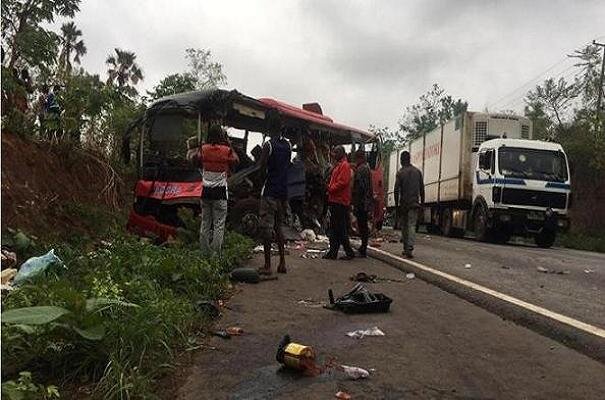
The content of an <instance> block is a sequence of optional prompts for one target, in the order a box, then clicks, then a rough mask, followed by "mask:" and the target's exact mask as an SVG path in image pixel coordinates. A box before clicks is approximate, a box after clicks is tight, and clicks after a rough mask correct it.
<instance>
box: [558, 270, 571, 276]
mask: <svg viewBox="0 0 605 400" xmlns="http://www.w3.org/2000/svg"><path fill="white" fill-rule="evenodd" d="M555 273H556V274H557V275H569V274H571V271H568V270H563V271H556V272H555Z"/></svg>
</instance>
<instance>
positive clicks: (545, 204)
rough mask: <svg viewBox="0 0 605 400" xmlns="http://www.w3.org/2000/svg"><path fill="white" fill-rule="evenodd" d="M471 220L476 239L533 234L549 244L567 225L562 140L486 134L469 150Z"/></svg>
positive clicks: (567, 192) (542, 244)
mask: <svg viewBox="0 0 605 400" xmlns="http://www.w3.org/2000/svg"><path fill="white" fill-rule="evenodd" d="M471 165H472V168H473V174H472V176H473V179H474V182H473V194H472V198H473V210H472V216H473V218H472V221H473V225H474V226H473V228H474V231H475V235H476V236H477V238H478V239H479V240H493V241H496V242H506V241H507V240H508V239H509V238H510V236H512V235H521V236H530V237H534V239H535V241H536V244H537V245H538V246H540V247H550V246H552V244H553V243H554V241H555V238H556V234H557V232H558V231H564V230H567V229H568V228H569V220H568V217H567V213H568V209H569V206H570V200H571V199H570V196H571V182H570V172H569V165H568V162H567V156H566V155H565V152H564V151H563V148H562V147H561V145H559V144H557V143H549V142H543V141H536V140H525V139H507V138H499V139H491V140H487V141H485V142H483V143H481V145H480V146H479V149H478V151H477V152H476V153H474V154H473V160H472V162H471Z"/></svg>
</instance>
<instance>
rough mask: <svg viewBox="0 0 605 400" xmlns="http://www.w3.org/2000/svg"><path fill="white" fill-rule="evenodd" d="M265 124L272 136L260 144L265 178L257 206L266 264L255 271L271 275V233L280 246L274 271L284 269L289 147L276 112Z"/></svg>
mask: <svg viewBox="0 0 605 400" xmlns="http://www.w3.org/2000/svg"><path fill="white" fill-rule="evenodd" d="M268 125H269V126H268V128H267V134H268V135H269V136H270V137H271V139H269V140H268V141H267V142H265V144H264V145H263V149H262V153H261V156H260V165H261V174H263V175H264V177H263V178H264V182H265V184H264V186H263V189H262V192H261V199H260V210H259V217H260V223H261V227H262V230H263V236H264V238H263V239H264V241H263V246H264V249H263V250H264V253H265V265H264V267H263V268H260V269H259V271H258V272H259V273H260V274H263V275H271V243H272V241H273V240H272V238H273V235H274V234H275V239H276V241H277V246H278V249H279V265H278V266H277V272H278V273H282V274H285V273H286V272H287V269H286V257H285V248H284V247H285V239H284V234H283V232H282V223H283V221H284V218H285V215H286V210H287V208H288V169H289V168H290V160H291V158H292V147H291V145H290V142H289V141H288V140H287V139H286V138H284V136H283V131H282V130H283V127H282V122H281V118H280V117H279V115H271V116H270V117H269V118H268Z"/></svg>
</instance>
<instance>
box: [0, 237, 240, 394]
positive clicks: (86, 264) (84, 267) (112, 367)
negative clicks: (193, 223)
mask: <svg viewBox="0 0 605 400" xmlns="http://www.w3.org/2000/svg"><path fill="white" fill-rule="evenodd" d="M87 248H90V243H77V244H76V245H73V244H71V245H68V244H60V245H57V246H56V253H57V254H59V255H60V257H61V258H62V259H63V261H64V262H65V264H66V266H67V267H68V268H67V269H66V270H58V271H54V272H52V273H49V274H47V275H45V276H40V277H37V278H36V279H34V280H33V281H31V282H29V283H28V284H26V285H23V286H22V287H20V288H19V289H17V290H14V291H12V292H10V294H9V295H7V296H4V298H3V299H2V303H3V304H2V305H3V310H4V311H5V312H8V316H9V317H11V318H12V319H7V320H5V317H4V315H5V314H3V321H2V322H3V329H2V355H3V357H2V369H3V374H4V375H5V376H8V377H10V376H14V375H15V374H16V373H17V372H18V371H22V370H25V369H28V370H32V371H40V372H45V373H46V376H45V378H47V379H48V381H49V382H50V381H52V382H57V381H60V382H61V383H64V382H69V381H71V382H78V383H82V382H85V383H90V384H93V386H94V388H95V393H96V394H98V395H100V396H103V397H105V398H149V397H152V396H153V392H152V390H153V383H154V380H155V379H156V378H157V377H158V376H160V375H161V374H162V373H163V372H164V371H165V370H166V367H167V366H169V363H170V361H171V359H172V358H173V357H174V355H175V353H176V352H177V351H178V350H179V349H183V348H185V347H186V346H187V345H188V344H189V343H190V342H191V338H192V336H193V335H195V333H196V332H198V331H199V330H200V329H201V328H203V327H204V324H205V323H206V322H207V321H208V320H209V319H208V316H206V315H205V314H203V312H202V311H200V310H199V309H197V308H196V303H197V302H198V301H200V300H211V301H214V300H218V299H220V298H222V297H223V296H225V294H226V289H227V287H228V279H227V275H226V273H227V272H228V271H229V270H230V269H232V268H233V267H234V266H235V265H237V264H238V263H239V262H240V260H242V259H245V258H246V257H247V256H248V255H249V254H250V249H251V241H250V240H248V239H246V238H244V237H242V236H240V235H238V234H235V233H228V234H227V236H226V239H225V246H224V253H223V255H222V256H221V257H213V258H210V259H209V258H204V257H203V256H202V254H201V253H200V251H199V250H197V249H196V248H195V247H194V246H191V245H189V244H188V243H182V242H181V243H176V244H174V245H169V246H155V245H152V244H150V243H148V242H147V241H145V240H140V239H138V238H135V237H132V236H127V235H123V234H117V235H115V237H114V238H113V239H112V240H111V241H101V242H100V243H98V244H97V245H96V246H94V248H93V250H92V251H89V250H87ZM41 306H44V307H53V308H52V309H45V310H46V311H48V310H53V311H57V310H64V311H61V312H60V313H57V315H58V316H56V318H52V319H51V320H50V321H46V320H43V321H40V320H32V319H31V318H30V319H27V318H25V319H21V320H20V319H19V318H20V317H22V315H26V316H29V317H31V316H32V315H34V316H37V315H39V313H38V314H36V312H38V311H39V310H40V309H39V308H38V309H37V308H33V309H32V308H31V307H41ZM16 309H23V310H19V311H16V312H15V311H13V312H12V315H11V312H10V310H16ZM15 315H16V316H17V319H15ZM47 319H48V318H47ZM19 322H21V323H19Z"/></svg>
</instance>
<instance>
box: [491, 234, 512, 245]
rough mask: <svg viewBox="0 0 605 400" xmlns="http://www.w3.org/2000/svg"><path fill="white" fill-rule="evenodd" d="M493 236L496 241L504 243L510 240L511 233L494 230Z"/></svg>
mask: <svg viewBox="0 0 605 400" xmlns="http://www.w3.org/2000/svg"><path fill="white" fill-rule="evenodd" d="M492 238H493V240H494V242H495V243H499V244H504V243H506V242H508V241H509V240H510V234H509V233H508V232H494V233H493V234H492Z"/></svg>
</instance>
